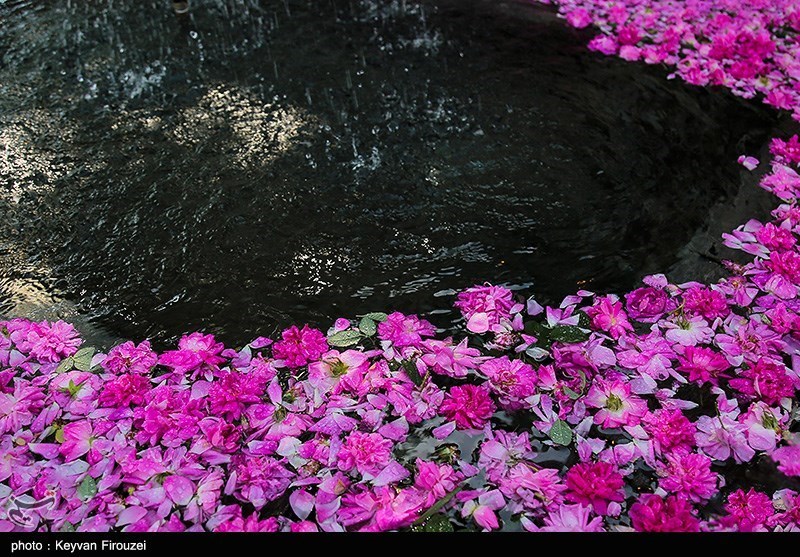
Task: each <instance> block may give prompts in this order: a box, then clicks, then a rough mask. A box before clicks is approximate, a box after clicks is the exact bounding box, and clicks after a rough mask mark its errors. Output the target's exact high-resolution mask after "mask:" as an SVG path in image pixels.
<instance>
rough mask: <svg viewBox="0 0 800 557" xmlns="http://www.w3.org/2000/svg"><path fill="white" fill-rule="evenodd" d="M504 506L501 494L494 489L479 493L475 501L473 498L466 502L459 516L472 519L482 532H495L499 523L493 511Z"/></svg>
mask: <svg viewBox="0 0 800 557" xmlns="http://www.w3.org/2000/svg"><path fill="white" fill-rule="evenodd" d="M473 497H474V496H473ZM504 505H505V500H504V499H503V494H502V493H500V492H499V491H497V490H496V489H492V490H489V491H486V492H484V493H481V494H480V495H479V496H478V498H477V501H476V500H475V499H474V498H473V499H469V500H468V501H466V502H465V503H464V506H463V507H462V509H461V516H462V517H464V518H468V517H472V519H473V520H474V521H475V523H476V524H477V525H478V526H480V527H481V528H483V530H484V531H491V530H497V529H498V528H499V527H500V522H499V520H498V519H497V514H496V513H495V511H498V510H500V509H502V508H503V506H504Z"/></svg>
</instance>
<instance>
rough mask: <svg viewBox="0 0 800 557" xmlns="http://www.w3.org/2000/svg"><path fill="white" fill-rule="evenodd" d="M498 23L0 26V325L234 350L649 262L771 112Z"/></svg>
mask: <svg viewBox="0 0 800 557" xmlns="http://www.w3.org/2000/svg"><path fill="white" fill-rule="evenodd" d="M500 4H502V3H499V4H492V3H488V2H483V1H480V0H458V1H455V0H436V1H434V0H428V1H426V2H424V3H423V4H419V3H417V2H414V1H412V0H407V1H404V2H400V1H387V0H353V1H341V0H332V1H330V2H311V1H296V0H286V1H285V2H284V1H283V0H280V1H237V2H233V1H228V2H226V1H222V0H219V1H210V0H208V1H199V0H194V1H193V2H192V11H191V14H190V18H188V19H183V20H178V19H176V16H175V15H174V14H173V13H172V12H171V11H169V10H168V9H166V8H165V5H164V2H161V1H158V2H155V1H150V2H148V1H143V2H136V3H133V2H130V3H129V2H114V3H111V2H95V1H86V2H83V1H81V2H78V1H76V0H73V1H72V2H6V3H4V4H2V5H0V219H2V221H1V222H2V225H0V312H2V313H5V314H20V313H30V312H34V311H36V310H37V308H42V307H49V306H53V305H56V306H58V304H66V305H68V306H69V307H71V308H74V311H75V312H77V313H78V314H80V315H82V316H84V319H87V320H88V321H90V322H91V323H93V324H94V325H96V326H97V327H100V328H102V329H103V330H105V331H108V332H109V335H111V336H120V337H125V338H133V339H140V338H144V337H151V338H155V339H157V340H161V341H166V340H169V339H173V338H175V337H176V336H177V335H179V334H180V333H182V332H184V331H190V330H197V329H201V330H205V331H208V332H214V333H217V334H219V335H221V337H222V338H223V339H224V340H226V341H228V342H232V343H243V342H246V341H248V340H249V339H250V338H252V337H253V336H255V335H257V334H270V333H272V332H273V331H274V330H275V329H276V328H278V327H281V326H284V325H286V324H288V323H292V322H299V323H302V322H311V323H317V324H320V325H325V326H326V325H328V324H329V323H330V321H331V319H333V318H335V317H337V316H340V315H345V316H353V315H354V314H356V313H361V312H365V311H370V310H392V309H397V310H401V311H404V312H407V313H410V312H420V313H424V314H426V315H427V316H429V318H431V319H432V320H434V322H436V323H437V324H438V325H440V326H447V325H448V323H450V322H451V321H452V320H453V319H455V315H454V314H453V313H452V312H450V311H449V308H450V306H451V303H452V296H449V295H448V292H450V291H452V290H453V289H460V288H464V287H466V286H469V285H471V284H473V283H476V282H481V281H484V280H490V281H492V282H495V283H505V284H509V285H512V286H514V287H519V288H522V289H525V290H526V292H531V293H533V292H535V293H536V294H537V296H538V297H540V298H541V299H542V300H544V301H556V300H558V299H559V298H560V297H561V296H563V295H565V294H569V293H572V292H574V291H575V290H576V289H577V288H588V289H594V290H600V291H608V290H610V291H622V290H624V289H626V288H629V287H630V286H632V285H633V284H634V282H635V281H636V280H637V279H638V278H639V277H640V276H641V275H642V274H644V273H646V272H653V271H662V270H664V269H666V268H668V267H669V266H670V265H672V264H674V262H675V258H676V254H677V253H678V252H679V251H680V249H681V248H682V247H683V246H684V245H686V243H687V242H688V241H689V239H690V238H692V236H693V235H694V234H695V232H696V231H697V229H698V227H701V226H703V224H704V222H705V220H706V218H707V216H708V213H709V209H710V208H711V207H712V206H714V205H715V204H717V203H719V202H720V200H724V199H725V198H726V197H729V196H733V195H735V194H736V192H737V189H738V187H739V183H740V168H739V167H738V166H737V164H736V157H737V156H738V155H739V154H741V153H743V152H745V151H751V152H752V151H754V150H756V151H757V150H758V149H759V147H760V146H761V145H763V143H764V141H765V140H766V137H767V133H768V132H769V129H770V128H771V127H772V126H773V125H774V119H773V117H772V116H770V113H768V112H767V111H765V110H762V109H759V108H756V107H755V106H754V105H752V104H750V103H747V102H745V101H741V100H738V99H734V98H733V97H731V96H730V95H727V94H722V93H719V92H708V91H704V90H700V89H696V88H690V87H688V86H686V85H684V84H682V83H678V82H671V81H667V80H665V78H664V76H665V72H664V71H663V70H660V69H657V68H650V67H646V66H643V65H639V64H627V63H625V62H623V61H620V60H612V59H606V58H603V57H602V56H599V55H596V54H592V53H589V52H588V51H587V50H586V48H585V43H586V40H587V36H586V35H585V34H583V33H580V32H577V31H574V30H571V29H568V28H566V26H564V25H563V24H562V23H561V22H558V21H556V20H555V19H554V18H553V16H552V14H551V13H550V12H549V11H547V10H546V9H544V8H534V7H529V8H525V9H523V10H521V11H522V12H524V17H522V16H520V15H519V14H518V13H517V14H516V15H515V14H512V13H509V12H507V11H506V10H503V9H501V5H500ZM517 12H520V10H517Z"/></svg>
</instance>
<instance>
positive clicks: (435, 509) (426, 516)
mask: <svg viewBox="0 0 800 557" xmlns="http://www.w3.org/2000/svg"><path fill="white" fill-rule="evenodd" d="M464 485H465V484H461V485H460V486H458V487H457V488H455V489H454V490H453V491H451V492H450V493H448V494H447V495H445V496H444V497H442V498H441V499H439V500H438V501H436V502H435V503H434V504H433V506H432V507H431V508H430V509H428V510H427V511H425V512H424V513H422V516H420V517H419V518H418V519H416V520H415V521H414V525H419V524H422V523H424V522H425V521H426V520H428V519H429V518H430V517H432V516H433V515H435V514H436V513H438V512H439V511H440V510H442V507H444V506H445V505H446V504H447V503H449V502H450V500H451V499H452V498H453V497H455V496H456V494H457V493H458V492H459V491H461V490H462V489H464Z"/></svg>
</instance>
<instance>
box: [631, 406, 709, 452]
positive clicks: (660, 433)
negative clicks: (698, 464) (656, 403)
mask: <svg viewBox="0 0 800 557" xmlns="http://www.w3.org/2000/svg"><path fill="white" fill-rule="evenodd" d="M642 421H643V424H644V429H645V431H647V433H648V434H649V435H650V436H651V437H652V439H653V442H654V444H655V449H656V454H662V453H669V452H671V451H675V450H678V449H688V450H690V449H691V448H692V447H694V445H695V433H696V429H695V426H694V424H693V423H692V422H690V421H689V419H688V418H687V417H686V416H684V415H683V412H681V411H680V410H679V409H677V408H675V409H666V408H661V409H659V410H656V411H655V412H651V413H648V414H647V415H645V417H644V419H643V420H642Z"/></svg>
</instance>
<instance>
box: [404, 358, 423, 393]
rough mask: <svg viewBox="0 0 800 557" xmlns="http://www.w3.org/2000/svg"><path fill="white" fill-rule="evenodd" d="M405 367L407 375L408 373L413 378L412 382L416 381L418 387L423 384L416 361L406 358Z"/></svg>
mask: <svg viewBox="0 0 800 557" xmlns="http://www.w3.org/2000/svg"><path fill="white" fill-rule="evenodd" d="M403 369H404V370H405V372H406V375H408V378H409V379H411V382H412V383H414V385H416V386H417V387H419V386H420V385H422V376H421V375H420V374H419V370H418V369H417V363H416V361H414V360H404V361H403Z"/></svg>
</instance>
